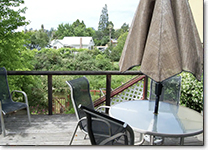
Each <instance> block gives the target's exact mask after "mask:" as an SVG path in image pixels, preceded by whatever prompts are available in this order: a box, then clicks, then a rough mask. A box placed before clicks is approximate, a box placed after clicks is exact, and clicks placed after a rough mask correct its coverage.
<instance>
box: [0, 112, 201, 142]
mask: <svg viewBox="0 0 208 150" xmlns="http://www.w3.org/2000/svg"><path fill="white" fill-rule="evenodd" d="M4 120H5V127H6V134H7V135H6V137H3V136H2V135H0V145H69V141H70V139H71V136H72V133H73V131H74V128H75V126H76V123H77V119H76V117H75V115H74V114H68V115H64V114H62V115H51V116H49V115H31V126H30V125H29V123H28V120H27V116H26V115H10V116H6V117H4ZM0 134H1V129H0ZM135 135H136V140H138V139H139V134H135ZM203 144H204V143H203V134H201V135H199V136H193V137H188V138H185V143H184V145H203ZM72 145H90V140H89V138H88V137H87V138H86V139H84V133H83V132H81V131H80V130H79V129H78V131H77V134H76V136H75V138H74V141H73V144H72ZM143 145H148V142H144V144H143ZM164 145H179V138H166V139H165V141H164Z"/></svg>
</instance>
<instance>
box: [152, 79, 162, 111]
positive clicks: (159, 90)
mask: <svg viewBox="0 0 208 150" xmlns="http://www.w3.org/2000/svg"><path fill="white" fill-rule="evenodd" d="M162 87H163V86H162V83H161V82H156V85H155V95H156V100H155V110H154V114H158V109H159V101H160V95H161V93H162Z"/></svg>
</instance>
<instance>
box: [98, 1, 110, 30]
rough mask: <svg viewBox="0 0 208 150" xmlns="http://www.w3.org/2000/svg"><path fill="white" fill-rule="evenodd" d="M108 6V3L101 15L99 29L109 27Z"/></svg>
mask: <svg viewBox="0 0 208 150" xmlns="http://www.w3.org/2000/svg"><path fill="white" fill-rule="evenodd" d="M108 19H109V18H108V8H107V4H105V7H103V9H102V13H101V15H100V21H99V25H98V31H104V30H105V29H106V28H107V27H108Z"/></svg>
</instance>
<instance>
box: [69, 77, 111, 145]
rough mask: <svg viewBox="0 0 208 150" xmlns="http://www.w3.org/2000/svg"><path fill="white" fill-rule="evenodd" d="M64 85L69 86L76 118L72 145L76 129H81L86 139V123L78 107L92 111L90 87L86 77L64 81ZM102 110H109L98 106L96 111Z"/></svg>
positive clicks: (83, 114)
mask: <svg viewBox="0 0 208 150" xmlns="http://www.w3.org/2000/svg"><path fill="white" fill-rule="evenodd" d="M66 83H67V84H68V85H69V87H70V89H71V100H72V103H73V107H74V111H75V114H76V117H77V120H78V122H77V125H76V127H75V130H74V132H73V135H72V138H71V141H70V144H69V145H71V144H72V142H73V139H74V136H75V134H76V131H77V129H78V127H79V128H80V129H81V131H82V132H83V133H84V134H85V137H84V139H85V138H86V136H87V134H88V132H87V121H86V114H85V113H84V112H83V111H82V110H81V109H79V108H78V106H79V105H80V104H81V105H83V106H85V107H87V108H90V109H92V110H94V109H95V108H94V106H93V102H92V98H91V95H90V85H89V82H88V80H87V78H86V77H81V78H78V79H74V80H71V81H66ZM102 108H105V109H106V108H110V107H108V106H100V107H98V108H97V109H96V110H99V109H102Z"/></svg>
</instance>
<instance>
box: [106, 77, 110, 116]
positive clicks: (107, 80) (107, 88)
mask: <svg viewBox="0 0 208 150" xmlns="http://www.w3.org/2000/svg"><path fill="white" fill-rule="evenodd" d="M110 98H111V75H106V106H110ZM108 111H109V110H108V109H106V113H107V114H108Z"/></svg>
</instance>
